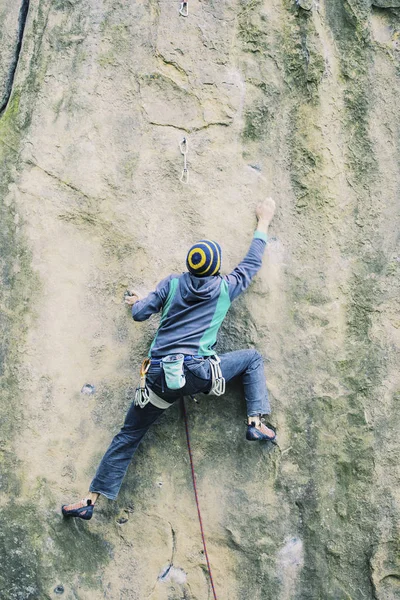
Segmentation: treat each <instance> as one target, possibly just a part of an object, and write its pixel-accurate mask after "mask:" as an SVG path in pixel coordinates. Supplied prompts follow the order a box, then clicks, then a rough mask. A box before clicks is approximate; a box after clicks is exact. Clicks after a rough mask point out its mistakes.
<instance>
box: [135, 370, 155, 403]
mask: <svg viewBox="0 0 400 600" xmlns="http://www.w3.org/2000/svg"><path fill="white" fill-rule="evenodd" d="M150 364H151V360H150V359H149V358H145V359H144V361H143V362H142V366H141V367H140V382H139V385H138V387H137V388H136V391H135V399H134V403H135V406H140V408H144V407H145V406H146V404H148V403H149V402H150V396H149V389H148V388H146V373H147V371H148V370H149V368H150Z"/></svg>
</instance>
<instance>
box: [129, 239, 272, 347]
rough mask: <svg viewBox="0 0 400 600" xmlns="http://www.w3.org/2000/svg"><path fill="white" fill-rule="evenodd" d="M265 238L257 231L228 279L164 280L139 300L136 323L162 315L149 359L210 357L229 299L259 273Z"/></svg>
mask: <svg viewBox="0 0 400 600" xmlns="http://www.w3.org/2000/svg"><path fill="white" fill-rule="evenodd" d="M266 241H267V236H266V234H264V233H262V232H259V231H256V232H255V234H254V238H253V241H252V243H251V246H250V249H249V251H248V253H247V254H246V256H245V258H244V259H243V260H242V262H241V263H240V264H239V265H238V266H237V267H236V268H235V269H234V270H233V271H232V273H230V274H229V275H225V276H221V275H211V276H209V277H196V276H195V275H192V274H191V273H189V272H187V273H183V274H182V275H169V276H168V277H166V278H165V279H163V280H162V281H161V282H160V283H159V284H158V285H157V287H156V289H155V291H154V292H151V293H150V294H149V295H148V296H147V297H146V298H143V300H139V301H138V302H136V303H135V304H134V305H133V307H132V317H133V318H134V320H135V321H145V320H146V319H148V318H149V317H150V316H151V315H152V314H154V313H158V312H159V311H160V310H161V311H162V312H161V320H160V325H159V327H158V330H157V333H156V335H155V338H154V340H153V343H152V344H151V346H150V350H149V356H150V357H153V358H161V357H163V356H166V355H168V354H178V353H181V354H186V355H191V356H212V355H213V354H215V351H214V347H215V345H216V342H217V333H218V330H219V328H220V327H221V324H222V321H223V320H224V318H225V315H226V313H227V312H228V309H229V307H230V305H231V302H232V300H234V299H235V298H236V297H237V296H238V295H239V294H240V293H241V292H243V291H244V290H245V289H246V288H247V287H248V286H249V285H250V282H251V280H252V278H253V277H254V275H255V274H256V273H257V271H259V269H260V267H261V264H262V257H263V254H264V250H265V246H266Z"/></svg>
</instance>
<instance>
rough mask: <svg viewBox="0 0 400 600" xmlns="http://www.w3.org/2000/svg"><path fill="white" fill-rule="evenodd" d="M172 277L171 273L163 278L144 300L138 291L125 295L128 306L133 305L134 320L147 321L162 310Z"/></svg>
mask: <svg viewBox="0 0 400 600" xmlns="http://www.w3.org/2000/svg"><path fill="white" fill-rule="evenodd" d="M171 278H172V275H169V276H168V277H166V278H165V279H163V280H162V281H161V282H160V283H159V284H158V286H157V287H156V289H155V291H154V292H150V294H149V295H148V296H146V298H143V299H142V300H141V299H140V298H139V295H138V294H137V293H136V292H133V293H132V295H130V296H126V297H125V303H126V304H128V306H132V317H133V319H134V321H145V320H146V319H148V318H149V317H150V316H151V315H153V314H154V313H158V312H159V311H160V309H161V308H162V306H163V304H164V302H165V300H166V299H167V296H168V291H169V282H170V281H171Z"/></svg>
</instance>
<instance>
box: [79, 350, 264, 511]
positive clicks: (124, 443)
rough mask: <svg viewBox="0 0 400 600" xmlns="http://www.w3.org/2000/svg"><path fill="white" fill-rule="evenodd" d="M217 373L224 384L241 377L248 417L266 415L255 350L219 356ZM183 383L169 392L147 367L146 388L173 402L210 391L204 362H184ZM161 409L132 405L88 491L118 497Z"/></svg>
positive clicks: (156, 368) (155, 369)
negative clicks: (143, 439) (218, 371)
mask: <svg viewBox="0 0 400 600" xmlns="http://www.w3.org/2000/svg"><path fill="white" fill-rule="evenodd" d="M220 359H221V370H222V375H223V376H224V378H225V380H226V381H230V380H231V379H233V378H234V377H236V376H238V375H241V376H242V383H243V387H244V395H245V399H246V403H247V414H248V416H254V415H258V414H263V415H265V414H269V412H270V405H269V401H268V391H267V385H266V381H265V374H264V365H263V359H262V356H261V354H260V353H259V352H257V351H256V350H238V351H236V352H229V353H228V354H222V355H221V356H220ZM184 370H185V377H186V384H185V386H184V387H183V388H181V389H180V390H169V389H168V388H167V387H166V385H165V378H164V373H163V370H162V366H161V364H151V366H150V369H149V371H148V373H147V377H146V381H147V385H148V386H149V387H150V388H151V389H152V390H153V391H154V392H155V393H156V394H157V396H160V398H163V400H166V401H167V402H171V403H173V402H175V401H176V400H178V399H179V398H180V397H181V396H189V395H193V394H198V393H201V392H203V393H207V392H209V391H210V388H211V375H210V364H209V361H208V360H207V359H203V358H193V359H191V360H189V361H185V363H184ZM164 410H165V409H161V408H157V407H156V406H153V405H152V404H150V403H149V404H147V405H146V406H145V407H144V408H140V407H138V406H135V405H134V404H133V403H132V405H131V407H130V408H129V410H128V413H127V415H126V418H125V422H124V425H123V427H122V429H121V430H120V432H119V433H117V435H116V436H115V437H114V439H113V440H112V442H111V444H110V446H109V448H108V450H107V452H106V453H105V455H104V456H103V458H102V460H101V462H100V465H99V467H98V469H97V472H96V475H95V477H94V479H93V481H92V483H91V484H90V488H89V490H90V491H91V492H96V493H98V494H102V495H103V496H105V497H106V498H109V499H110V500H115V498H116V497H117V495H118V492H119V489H120V487H121V484H122V480H123V478H124V476H125V473H126V470H127V468H128V465H129V463H130V462H131V460H132V457H133V455H134V453H135V451H136V449H137V447H138V446H139V444H140V442H141V440H142V438H143V437H144V435H145V433H146V432H147V430H148V429H149V427H150V425H151V424H152V423H154V421H156V420H157V419H158V417H159V416H160V415H161V414H162V413H163V412H164Z"/></svg>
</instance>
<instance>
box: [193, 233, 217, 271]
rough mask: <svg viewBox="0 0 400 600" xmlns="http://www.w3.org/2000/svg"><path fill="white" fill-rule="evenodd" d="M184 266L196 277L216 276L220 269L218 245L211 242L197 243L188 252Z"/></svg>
mask: <svg viewBox="0 0 400 600" xmlns="http://www.w3.org/2000/svg"><path fill="white" fill-rule="evenodd" d="M186 266H187V268H188V270H189V271H190V272H191V273H192V275H196V276H197V277H207V276H208V275H217V273H218V272H219V270H220V267H221V247H220V245H219V244H217V242H212V241H211V240H201V241H200V242H197V244H194V246H192V247H191V248H190V250H189V252H188V255H187V258H186Z"/></svg>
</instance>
